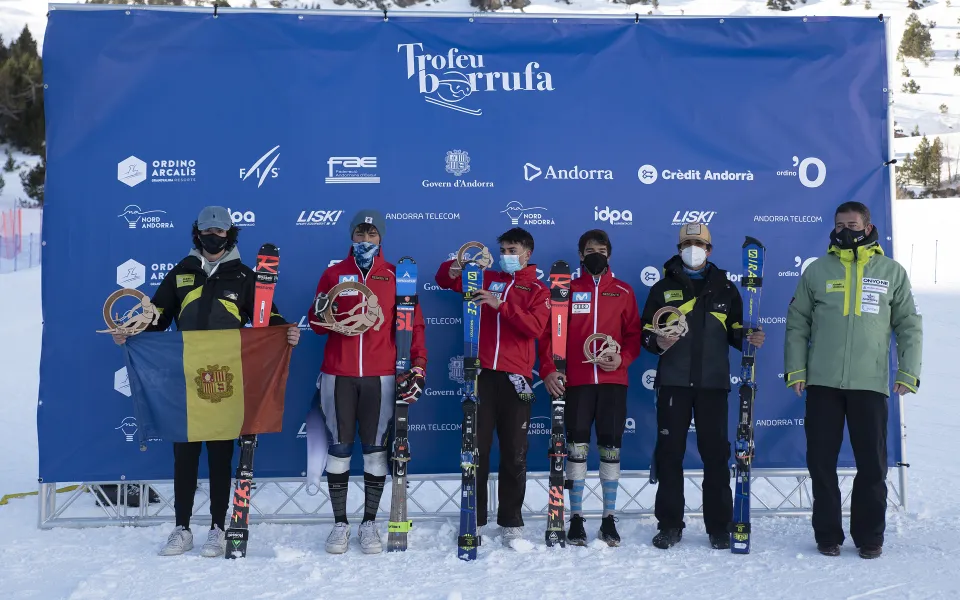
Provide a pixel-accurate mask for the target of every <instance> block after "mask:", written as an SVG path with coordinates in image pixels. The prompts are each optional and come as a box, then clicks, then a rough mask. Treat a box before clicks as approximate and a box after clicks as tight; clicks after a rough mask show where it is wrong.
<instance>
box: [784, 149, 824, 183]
mask: <svg viewBox="0 0 960 600" xmlns="http://www.w3.org/2000/svg"><path fill="white" fill-rule="evenodd" d="M791 165H792V166H793V168H792V169H786V170H783V171H777V176H779V177H796V178H797V179H799V180H800V183H802V184H803V186H804V187H808V188H818V187H820V186H821V185H823V182H824V181H825V180H826V178H827V165H825V164H824V162H823V161H822V160H820V159H819V158H817V157H815V156H809V157H807V158H804V159H802V160H801V159H800V157H799V156H794V157H793V162H792V163H791ZM810 175H813V179H811V178H810Z"/></svg>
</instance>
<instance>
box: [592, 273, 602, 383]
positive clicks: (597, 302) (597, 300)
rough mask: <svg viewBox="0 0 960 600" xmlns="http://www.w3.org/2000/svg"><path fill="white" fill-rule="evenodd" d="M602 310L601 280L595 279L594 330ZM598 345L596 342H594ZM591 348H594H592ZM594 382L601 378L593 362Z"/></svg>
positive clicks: (595, 330) (598, 381) (594, 330)
mask: <svg viewBox="0 0 960 600" xmlns="http://www.w3.org/2000/svg"><path fill="white" fill-rule="evenodd" d="M598 312H600V280H599V279H594V280H593V332H594V333H596V332H597V313H598ZM594 345H596V342H594ZM590 350H593V348H591V349H590ZM593 383H595V384H599V383H600V380H599V379H597V363H593Z"/></svg>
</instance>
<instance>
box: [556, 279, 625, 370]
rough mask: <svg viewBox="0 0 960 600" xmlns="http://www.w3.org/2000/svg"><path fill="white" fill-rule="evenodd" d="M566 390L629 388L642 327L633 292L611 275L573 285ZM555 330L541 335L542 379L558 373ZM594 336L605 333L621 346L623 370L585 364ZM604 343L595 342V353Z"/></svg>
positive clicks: (584, 280) (569, 318)
mask: <svg viewBox="0 0 960 600" xmlns="http://www.w3.org/2000/svg"><path fill="white" fill-rule="evenodd" d="M567 315H568V321H567V369H566V371H567V380H566V385H567V386H575V385H594V384H600V383H618V384H621V385H627V368H628V367H629V366H630V363H632V362H633V361H634V360H635V359H636V358H637V356H639V355H640V348H641V345H642V340H643V326H642V325H641V323H640V311H639V308H638V306H637V298H636V296H635V295H634V293H633V288H632V287H630V285H629V284H627V283H625V282H623V281H620V280H619V279H617V278H616V277H614V276H613V275H611V274H610V272H609V271H608V272H607V273H604V274H603V275H602V276H601V277H600V281H599V283H598V282H595V281H594V279H593V276H592V275H582V276H580V277H578V278H576V279H574V280H573V282H571V284H570V305H569V309H568V312H567ZM551 333H552V329H551V328H550V327H549V326H547V327H545V328H544V330H543V332H542V333H541V335H540V352H539V355H540V377H541V378H546V376H547V375H549V374H550V373H553V372H554V371H556V370H557V367H556V365H555V364H554V363H553V345H552V340H551ZM594 333H605V334H607V335H609V336H611V337H612V338H613V339H615V340H616V341H617V343H618V344H620V359H621V363H620V367H619V368H618V369H617V370H616V371H611V372H607V371H604V370H603V369H601V368H600V367H598V366H596V365H592V364H590V363H586V362H584V361H585V360H586V356H584V354H583V343H584V342H585V341H586V340H587V338H588V337H590V335H592V334H594ZM601 343H602V342H594V344H593V346H594V347H593V350H594V351H596V349H597V348H598V347H599V345H600V344H601Z"/></svg>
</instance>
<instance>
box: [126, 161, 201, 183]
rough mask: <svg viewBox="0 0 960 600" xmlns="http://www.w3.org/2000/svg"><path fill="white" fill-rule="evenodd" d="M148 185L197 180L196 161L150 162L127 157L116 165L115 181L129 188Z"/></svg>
mask: <svg viewBox="0 0 960 600" xmlns="http://www.w3.org/2000/svg"><path fill="white" fill-rule="evenodd" d="M148 173H149V177H150V183H189V182H193V181H196V180H197V161H196V160H195V159H192V158H179V159H163V160H154V161H151V162H150V165H149V168H148V166H147V161H144V160H142V159H140V158H138V157H136V156H132V155H131V156H128V157H127V158H125V159H123V160H121V161H120V162H119V163H117V181H119V182H121V183H123V184H125V185H128V186H130V187H134V186H137V185H139V184H141V183H143V182H144V181H146V179H147V176H148Z"/></svg>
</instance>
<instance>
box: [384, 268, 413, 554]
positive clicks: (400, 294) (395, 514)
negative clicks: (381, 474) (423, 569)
mask: <svg viewBox="0 0 960 600" xmlns="http://www.w3.org/2000/svg"><path fill="white" fill-rule="evenodd" d="M417 300H418V299H417V262H416V261H415V260H413V258H411V257H409V256H404V257H403V258H401V259H400V260H399V261H398V262H397V322H396V340H397V368H396V375H397V378H398V381H399V377H400V375H401V374H402V373H405V372H406V371H409V370H410V345H411V344H412V343H413V315H414V311H415V310H416V306H417ZM402 391H403V390H401V389H400V385H397V399H396V406H395V408H394V413H393V456H392V460H393V495H392V496H391V499H390V521H389V522H388V524H387V552H404V551H406V549H407V534H408V533H409V532H410V528H411V527H412V526H413V522H412V521H409V520H407V463H408V462H410V443H409V441H408V439H407V412H408V410H409V408H410V406H409V405H408V404H407V403H406V402H405V401H404V400H402V399H401V397H400V394H401V393H402Z"/></svg>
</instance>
